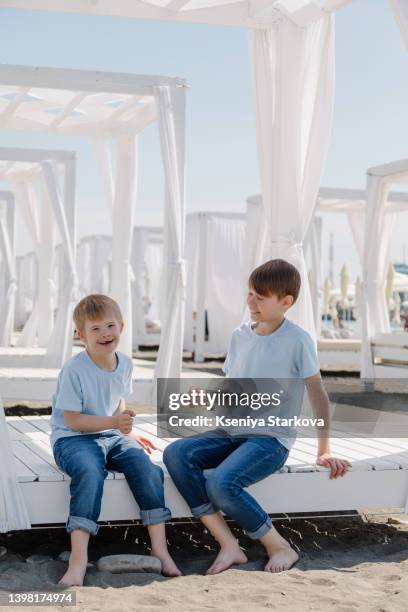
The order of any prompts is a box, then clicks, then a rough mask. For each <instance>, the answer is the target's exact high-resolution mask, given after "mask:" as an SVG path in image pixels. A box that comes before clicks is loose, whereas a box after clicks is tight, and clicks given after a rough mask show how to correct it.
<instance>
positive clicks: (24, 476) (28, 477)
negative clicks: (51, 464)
mask: <svg viewBox="0 0 408 612" xmlns="http://www.w3.org/2000/svg"><path fill="white" fill-rule="evenodd" d="M13 456H14V462H15V465H16V471H17V480H18V482H34V481H35V480H37V474H34V472H33V471H32V470H30V468H28V467H27V466H26V465H25V463H23V462H22V461H21V460H20V459H19V458H18V457H17V456H16V455H15V454H14V450H13Z"/></svg>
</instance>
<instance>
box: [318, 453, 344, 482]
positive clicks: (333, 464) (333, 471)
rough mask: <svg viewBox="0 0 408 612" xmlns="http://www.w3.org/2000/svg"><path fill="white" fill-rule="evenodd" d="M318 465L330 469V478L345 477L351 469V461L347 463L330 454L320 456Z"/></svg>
mask: <svg viewBox="0 0 408 612" xmlns="http://www.w3.org/2000/svg"><path fill="white" fill-rule="evenodd" d="M316 463H317V465H323V466H324V467H328V468H330V478H338V477H339V476H344V474H345V473H346V472H347V470H348V469H349V467H351V463H350V461H347V459H338V458H337V457H332V456H331V455H330V453H323V454H322V455H319V456H318V457H317V460H316Z"/></svg>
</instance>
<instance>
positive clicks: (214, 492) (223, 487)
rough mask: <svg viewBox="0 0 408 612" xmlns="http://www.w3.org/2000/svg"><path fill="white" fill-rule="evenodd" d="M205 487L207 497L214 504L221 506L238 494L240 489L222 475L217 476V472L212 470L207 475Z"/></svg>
mask: <svg viewBox="0 0 408 612" xmlns="http://www.w3.org/2000/svg"><path fill="white" fill-rule="evenodd" d="M205 487H206V490H207V494H208V497H209V498H210V500H211V501H212V502H213V503H214V504H218V505H219V506H221V505H222V503H223V502H225V500H227V499H230V498H231V497H233V496H234V493H237V494H238V493H239V490H240V488H239V487H238V486H236V485H235V484H234V483H233V481H231V480H230V479H228V478H226V477H225V476H224V475H222V474H218V473H217V470H213V471H212V472H211V473H210V474H208V476H207V478H206V481H205Z"/></svg>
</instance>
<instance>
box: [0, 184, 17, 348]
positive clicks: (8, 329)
mask: <svg viewBox="0 0 408 612" xmlns="http://www.w3.org/2000/svg"><path fill="white" fill-rule="evenodd" d="M14 221H15V205H14V196H13V194H12V193H11V192H4V191H3V192H1V191H0V252H1V253H2V256H3V260H4V264H5V281H6V284H5V300H4V302H3V304H2V305H1V309H0V346H10V344H11V336H12V333H13V329H14V308H15V294H16V290H17V279H16V269H15V253H14V238H15V237H14Z"/></svg>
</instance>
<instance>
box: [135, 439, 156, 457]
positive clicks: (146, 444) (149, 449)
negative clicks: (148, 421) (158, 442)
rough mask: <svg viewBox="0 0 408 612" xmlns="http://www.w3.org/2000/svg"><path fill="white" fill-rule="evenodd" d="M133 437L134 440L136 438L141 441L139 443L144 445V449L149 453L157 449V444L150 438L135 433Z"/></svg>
mask: <svg viewBox="0 0 408 612" xmlns="http://www.w3.org/2000/svg"><path fill="white" fill-rule="evenodd" d="M132 438H133V440H136V442H139V444H140V445H141V446H142V447H143V450H145V451H146V453H147V454H148V455H151V454H152V451H154V450H157V446H155V445H154V444H153V442H152V441H151V440H149V438H145V437H144V436H137V435H133V436H132Z"/></svg>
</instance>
